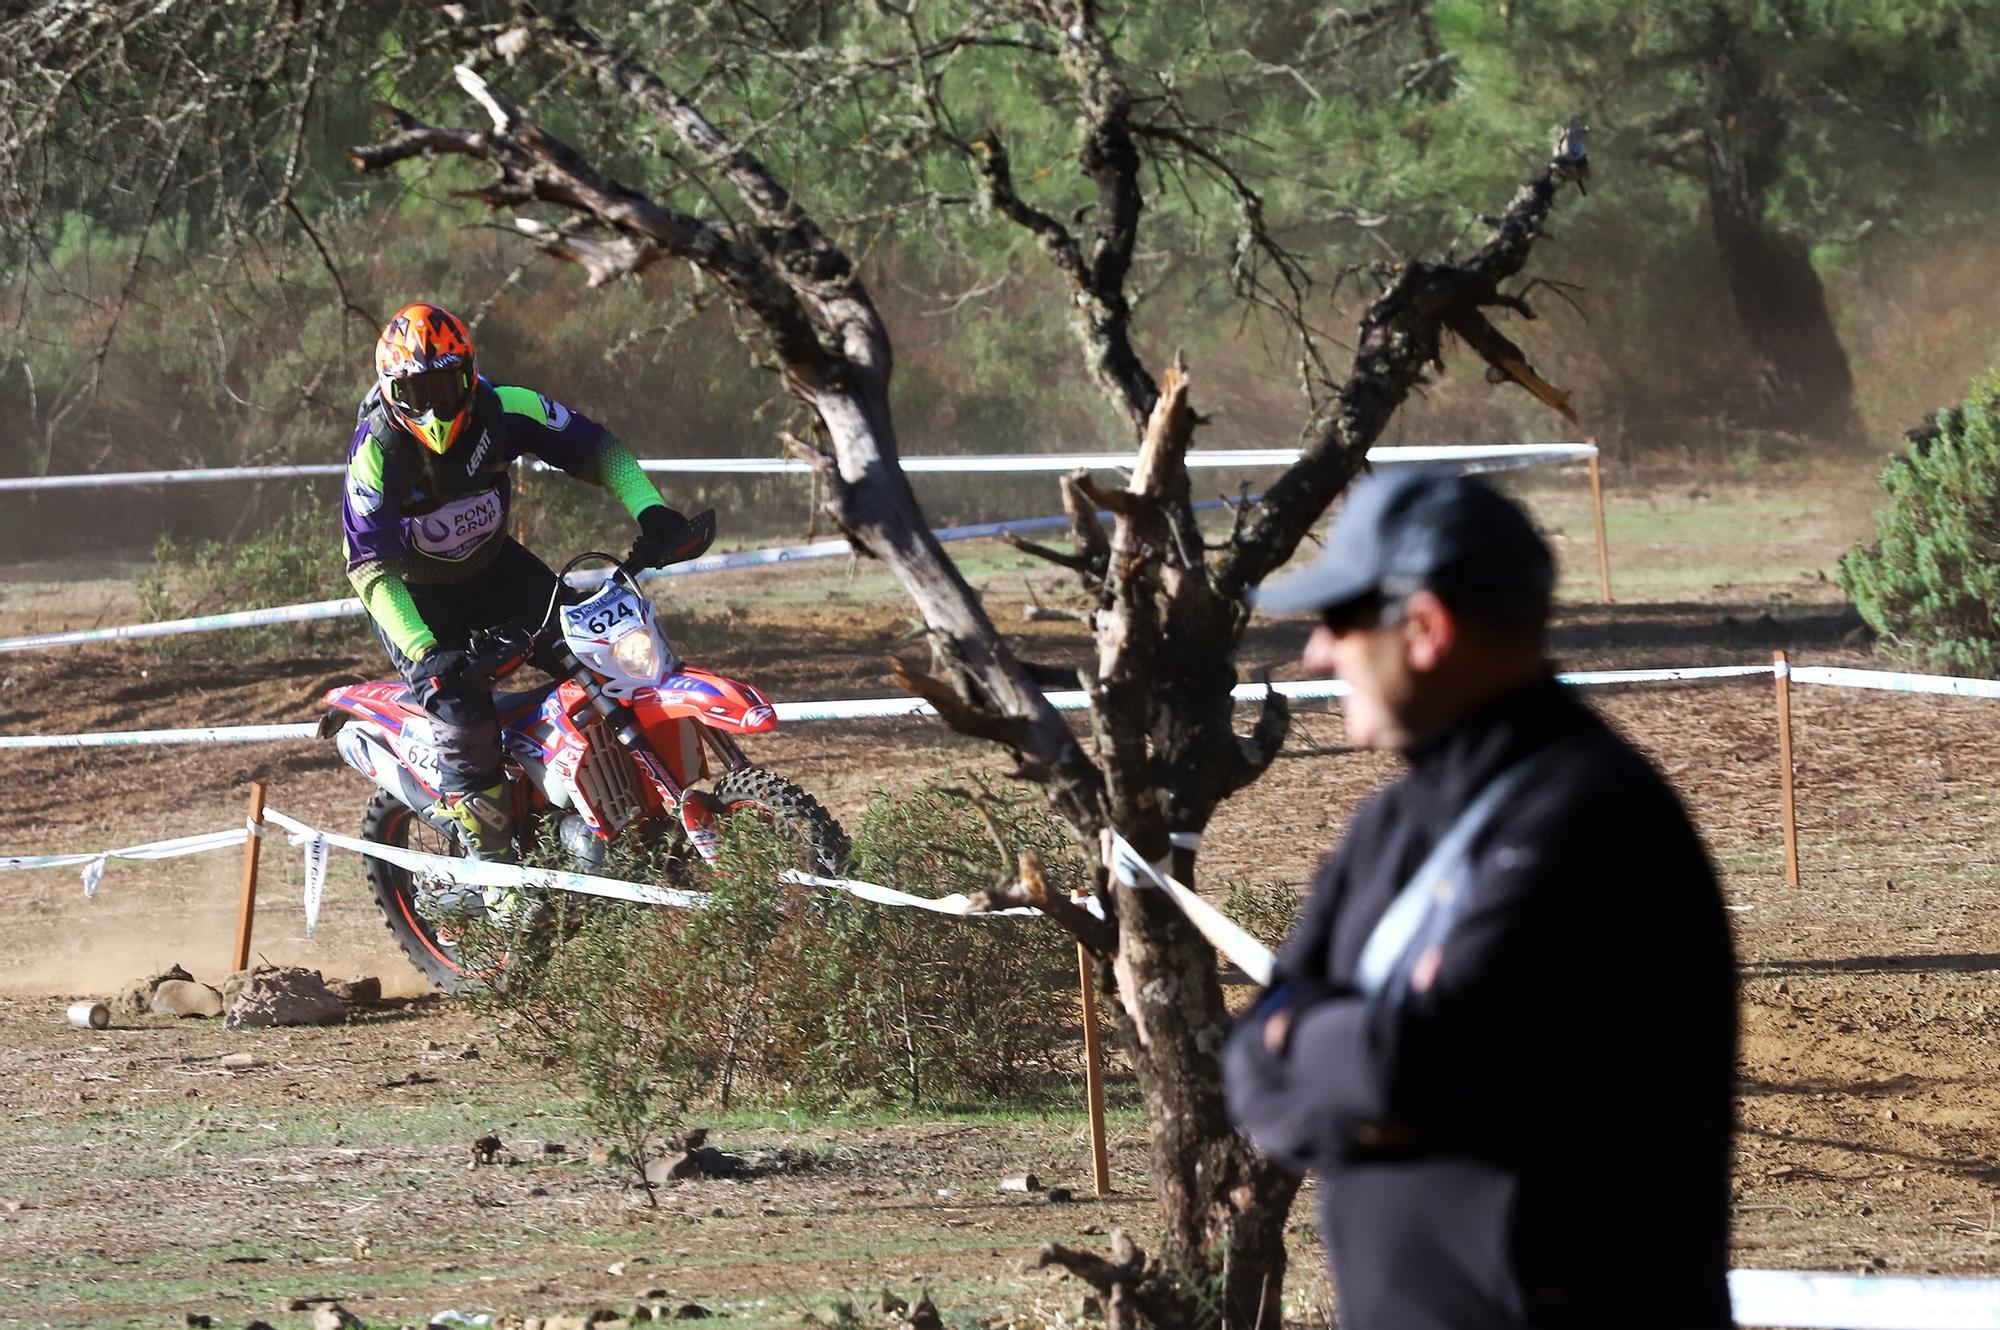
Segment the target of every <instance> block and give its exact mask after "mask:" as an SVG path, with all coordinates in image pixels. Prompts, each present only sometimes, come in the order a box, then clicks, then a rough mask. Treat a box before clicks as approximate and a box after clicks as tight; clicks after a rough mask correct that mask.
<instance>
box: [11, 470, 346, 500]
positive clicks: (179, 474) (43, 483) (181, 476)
mask: <svg viewBox="0 0 2000 1330" xmlns="http://www.w3.org/2000/svg"><path fill="white" fill-rule="evenodd" d="M346 470H347V468H346V467H344V466H339V465H335V464H333V463H313V464H309V465H303V466H207V467H190V468H187V469H184V470H179V471H101V472H98V473H96V474H95V475H71V476H9V477H8V478H6V479H4V480H0V494H5V493H8V492H10V491H22V490H79V489H93V490H94V489H112V488H116V487H119V486H126V485H199V484H203V483H205V482H208V481H215V480H290V479H297V478H299V477H303V476H338V475H341V474H344V473H345V472H346Z"/></svg>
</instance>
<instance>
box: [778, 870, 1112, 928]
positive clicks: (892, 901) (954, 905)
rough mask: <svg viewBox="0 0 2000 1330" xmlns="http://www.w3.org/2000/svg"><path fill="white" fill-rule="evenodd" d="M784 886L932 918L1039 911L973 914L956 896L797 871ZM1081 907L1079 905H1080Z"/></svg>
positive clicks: (1024, 913)
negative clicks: (825, 892)
mask: <svg viewBox="0 0 2000 1330" xmlns="http://www.w3.org/2000/svg"><path fill="white" fill-rule="evenodd" d="M780 876H781V877H782V879H783V880H784V881H786V882H792V883H796V884H798V885H799V886H802V887H821V888H824V889H826V890H828V891H844V892H846V893H847V894H848V895H850V896H853V897H855V898H856V899H858V900H864V901H872V902H874V903H875V904H877V905H895V906H902V907H905V908H908V909H914V910H929V911H930V912H931V913H932V914H949V915H954V916H956V917H957V918H960V919H998V918H1000V917H1002V916H1003V915H1014V916H1019V917H1024V918H1025V917H1032V916H1034V915H1039V914H1040V913H1041V911H1040V910H1031V909H1028V908H1026V907H1025V906H1023V907H1017V908H1014V909H1007V910H975V909H973V908H972V898H971V897H970V896H967V895H965V894H964V893H963V892H959V893H956V894H953V895H950V896H914V895H912V894H910V893H909V892H907V891H898V890H896V889H895V888H894V887H885V886H882V885H880V884H879V883H875V882H860V881H856V880H855V879H854V878H851V877H817V876H815V875H814V874H812V873H801V872H799V871H798V870H796V869H792V870H788V871H787V872H785V873H783V874H781V875H780ZM1079 904H1081V902H1079ZM1096 907H1097V902H1096V901H1095V900H1092V901H1091V902H1090V903H1089V904H1088V905H1086V906H1085V907H1084V908H1086V909H1094V908H1096ZM1100 917H1101V916H1100Z"/></svg>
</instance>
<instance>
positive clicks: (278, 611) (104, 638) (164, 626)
mask: <svg viewBox="0 0 2000 1330" xmlns="http://www.w3.org/2000/svg"><path fill="white" fill-rule="evenodd" d="M361 612H362V610H361V602H360V601H358V600H355V599H353V598H351V597H350V598H349V599H347V600H314V601H307V602H305V603H304V604H300V605H273V606H270V607H269V608H267V609H261V610H235V611H232V612H231V613H228V614H202V615H197V616H195V617H194V618H192V619H162V620H160V621H159V622H157V623H128V624H120V625H119V626H118V627H116V628H78V629H74V630H72V631H69V632H62V633H31V634H29V635H28V636H26V637H9V638H6V639H5V640H0V651H35V650H39V649H41V648H44V647H64V646H75V645H77V644H78V643H81V642H127V641H132V640H135V639H138V638H145V637H178V636H180V635H181V634H183V633H219V632H222V631H224V630H225V629H230V628H257V627H261V626H262V625H265V624H273V623H306V622H308V621H310V620H314V619H346V618H352V617H353V616H355V615H357V614H360V613H361Z"/></svg>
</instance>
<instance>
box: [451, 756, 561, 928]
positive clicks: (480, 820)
mask: <svg viewBox="0 0 2000 1330" xmlns="http://www.w3.org/2000/svg"><path fill="white" fill-rule="evenodd" d="M508 803H509V799H508V794H507V785H506V782H504V781H503V782H501V783H500V784H498V785H494V786H489V787H488V788H486V789H484V790H473V791H470V792H465V793H461V792H459V791H451V792H449V793H447V794H445V795H444V796H443V797H442V798H440V799H439V800H438V801H437V802H436V803H434V804H432V805H431V813H432V814H433V818H434V820H439V821H443V822H446V823H449V824H450V826H451V828H452V830H453V831H454V832H455V833H456V834H457V836H458V839H459V843H460V844H461V845H463V846H464V847H465V854H466V857H467V858H469V859H478V860H480V861H482V862H484V863H500V864H511V863H515V862H517V861H518V856H517V855H516V853H515V850H514V818H513V814H512V813H511V812H510V811H509V809H508V806H507V805H508ZM456 895H457V897H458V901H457V903H458V905H459V906H460V909H461V911H462V912H463V913H468V914H477V913H479V912H480V911H482V910H483V911H484V913H485V914H486V917H487V918H488V919H490V920H492V921H493V922H494V923H496V924H501V925H508V924H512V923H515V922H516V921H519V920H523V919H525V918H527V916H528V915H529V914H530V913H531V912H532V911H533V909H534V907H535V905H536V904H537V903H538V902H537V901H536V900H535V898H534V897H533V895H531V894H530V893H529V892H527V891H525V890H523V889H522V888H520V887H518V886H506V887H497V886H496V887H484V888H481V887H474V886H469V885H466V886H460V887H459V888H458V890H457V892H456Z"/></svg>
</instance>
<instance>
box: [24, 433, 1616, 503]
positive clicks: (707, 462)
mask: <svg viewBox="0 0 2000 1330" xmlns="http://www.w3.org/2000/svg"><path fill="white" fill-rule="evenodd" d="M1596 454H1597V449H1596V448H1595V447H1594V446H1592V445H1590V444H1587V443H1526V444H1519V443H1494V444H1484V443H1481V444H1435V445H1419V446H1397V447H1381V448H1371V449H1369V450H1368V460H1369V462H1370V463H1371V464H1372V465H1375V466H1450V465H1457V466H1462V467H1464V468H1466V469H1468V470H1499V469H1503V468H1511V467H1518V466H1548V465H1557V464H1561V463H1563V462H1577V461H1582V460H1584V459H1585V458H1589V457H1593V456H1595V455H1596ZM1298 457H1299V450H1298V449H1296V448H1211V449H1203V450H1199V451H1196V452H1193V453H1190V454H1188V459H1187V464H1188V466H1190V467H1192V468H1203V467H1207V468H1225V467H1228V468H1251V467H1267V466H1290V465H1291V464H1292V463H1293V462H1295V461H1297V460H1298ZM901 460H902V465H903V470H904V471H906V472H909V473H911V474H913V475H914V474H919V473H947V472H957V473H961V474H967V475H994V474H1000V473H1005V472H1053V471H1073V470H1076V469H1077V468H1078V467H1082V468H1085V469H1087V470H1092V471H1111V470H1125V469H1129V468H1130V467H1131V466H1132V464H1133V461H1134V460H1135V455H1134V454H1132V453H980V454H967V455H964V456H948V455H942V454H930V455H921V454H920V455H915V456H910V457H905V458H903V459H901ZM639 466H640V468H641V469H642V470H646V471H652V472H662V473H664V472H673V473H676V474H680V475H707V476H729V475H735V476H743V475H779V474H784V475H791V474H804V473H807V472H810V471H813V470H814V469H815V468H814V467H813V466H812V465H811V464H809V463H807V462H803V461H800V460H798V459H796V458H789V457H649V458H645V459H643V460H642V461H640V463H639ZM535 469H536V470H541V471H547V470H553V469H554V468H552V467H549V466H548V465H547V464H546V463H537V464H536V466H535ZM346 470H347V468H346V467H344V466H340V465H336V464H331V463H314V464H307V465H300V466H221V467H192V468H186V469H183V470H177V471H106V472H99V473H97V474H95V475H67V476H11V477H8V478H6V479H0V494H4V493H9V492H25V491H31V490H64V489H110V488H114V487H120V486H143V485H189V484H203V483H207V482H211V481H226V480H286V479H299V478H304V477H317V476H338V475H341V474H343V473H345V472H346Z"/></svg>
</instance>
